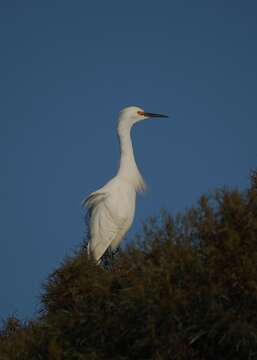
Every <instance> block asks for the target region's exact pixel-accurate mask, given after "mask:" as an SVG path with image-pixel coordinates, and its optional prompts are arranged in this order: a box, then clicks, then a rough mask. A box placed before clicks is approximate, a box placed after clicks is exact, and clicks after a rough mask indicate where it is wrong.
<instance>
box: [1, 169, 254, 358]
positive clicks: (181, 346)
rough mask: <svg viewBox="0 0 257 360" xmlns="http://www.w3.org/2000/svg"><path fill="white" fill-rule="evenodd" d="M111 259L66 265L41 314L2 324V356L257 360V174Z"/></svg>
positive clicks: (167, 219)
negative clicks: (246, 183) (239, 187)
mask: <svg viewBox="0 0 257 360" xmlns="http://www.w3.org/2000/svg"><path fill="white" fill-rule="evenodd" d="M107 263H108V264H107V265H108V266H105V267H104V266H99V265H95V264H94V263H93V262H92V261H90V260H89V259H88V258H87V255H86V253H85V251H84V250H83V247H82V249H81V250H80V251H79V252H78V253H76V254H75V255H73V256H72V257H71V258H69V259H66V260H65V261H64V263H63V264H62V265H61V266H60V267H59V268H58V269H57V270H56V271H55V272H54V273H53V274H52V275H51V276H50V277H49V279H48V280H47V282H46V284H45V285H44V289H43V294H42V310H41V312H40V314H39V316H38V318H37V319H35V320H33V321H31V322H29V323H25V324H22V323H20V322H19V321H18V320H17V319H15V318H10V319H9V320H7V321H6V323H5V324H4V326H3V328H2V331H1V336H0V359H1V360H2V359H3V360H5V359H7V360H12V359H15V360H20V359H25V360H27V359H28V360H30V359H35V360H37V359H40V360H41V359H56V360H57V359H60V360H61V359H64V360H66V359H67V360H72V359H74V360H75V359H77V360H82V359H120V360H125V359H140V360H143V359H179V360H182V359H187V360H188V359H189V360H190V359H197V360H204V359H206V360H207V359H208V360H217V359H219V360H223V359H229V360H231V359H233V360H237V359H238V360H239V359H240V360H241V359H242V360H246V359H251V360H252V359H257V173H256V172H253V174H252V177H251V186H250V188H249V189H248V190H247V191H245V192H240V191H238V190H228V189H226V190H224V189H223V190H218V191H215V192H214V193H212V194H211V195H209V196H202V197H201V198H200V200H199V203H198V204H197V206H196V207H194V208H192V209H190V210H189V211H187V212H186V213H185V214H184V215H177V216H176V217H171V216H170V215H168V214H166V213H163V214H162V215H161V216H160V219H150V220H149V221H148V223H147V224H146V225H144V227H143V231H142V234H141V235H140V236H138V237H137V239H136V241H134V243H133V244H132V245H130V246H129V247H128V248H127V249H126V250H124V251H121V252H120V253H119V255H118V256H116V258H115V259H114V260H112V259H109V260H108V259H107Z"/></svg>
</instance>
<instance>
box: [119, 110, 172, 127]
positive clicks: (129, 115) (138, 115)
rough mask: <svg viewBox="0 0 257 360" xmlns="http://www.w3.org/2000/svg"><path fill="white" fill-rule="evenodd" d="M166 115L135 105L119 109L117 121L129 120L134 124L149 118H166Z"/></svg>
mask: <svg viewBox="0 0 257 360" xmlns="http://www.w3.org/2000/svg"><path fill="white" fill-rule="evenodd" d="M167 117H168V116H167V115H161V114H155V113H150V112H146V111H144V110H143V109H141V108H140V107H137V106H129V107H126V108H124V109H123V110H121V112H120V114H119V122H120V121H126V122H129V123H130V124H131V125H134V124H135V123H136V122H139V121H142V120H146V119H150V118H167Z"/></svg>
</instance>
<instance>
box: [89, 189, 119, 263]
mask: <svg viewBox="0 0 257 360" xmlns="http://www.w3.org/2000/svg"><path fill="white" fill-rule="evenodd" d="M110 199H111V194H108V193H97V194H92V196H89V197H88V199H87V206H88V208H89V216H90V240H89V244H88V250H89V253H90V254H92V255H93V256H94V258H95V260H96V261H98V260H99V259H100V258H101V257H102V256H103V254H104V253H105V251H106V250H107V248H108V247H109V246H110V245H111V243H112V241H113V240H114V239H115V238H116V237H117V235H118V234H119V233H120V232H121V230H122V229H123V227H124V224H125V222H126V219H124V218H123V217H119V216H117V214H115V215H114V213H113V207H112V202H111V201H109V200H110Z"/></svg>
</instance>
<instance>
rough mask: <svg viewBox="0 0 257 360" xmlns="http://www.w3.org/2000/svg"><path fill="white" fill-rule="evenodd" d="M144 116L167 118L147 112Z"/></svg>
mask: <svg viewBox="0 0 257 360" xmlns="http://www.w3.org/2000/svg"><path fill="white" fill-rule="evenodd" d="M144 116H147V117H150V118H167V117H168V115H162V114H153V113H149V112H144Z"/></svg>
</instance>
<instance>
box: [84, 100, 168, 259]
mask: <svg viewBox="0 0 257 360" xmlns="http://www.w3.org/2000/svg"><path fill="white" fill-rule="evenodd" d="M153 117H159V118H166V117H168V116H166V115H160V114H153V113H148V112H145V111H144V110H143V109H141V108H139V107H136V106H130V107H127V108H125V109H123V110H122V111H121V112H120V114H119V118H118V128H117V132H118V137H119V142H120V165H119V169H118V172H117V175H116V176H115V177H114V178H112V179H111V180H110V181H109V182H107V184H106V185H104V186H103V187H101V188H100V189H99V190H97V191H95V192H93V193H91V194H90V195H89V196H88V197H87V198H86V199H85V200H84V201H83V202H82V205H83V206H85V207H87V208H88V211H89V243H88V253H89V255H90V256H93V258H94V259H95V260H96V262H99V261H100V259H101V257H102V256H103V255H104V253H105V251H106V250H107V249H108V248H109V247H110V248H111V249H112V250H114V249H115V248H116V247H117V246H118V245H119V244H120V242H121V241H122V239H123V238H124V236H125V235H126V233H127V232H128V230H129V228H130V227H131V225H132V222H133V219H134V214H135V203H136V194H137V192H143V191H144V190H145V183H144V180H143V178H142V176H141V174H140V172H139V170H138V167H137V164H136V161H135V157H134V152H133V146H132V142H131V135H130V130H131V128H132V126H133V125H134V124H136V123H137V122H139V121H142V120H146V119H149V118H153Z"/></svg>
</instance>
